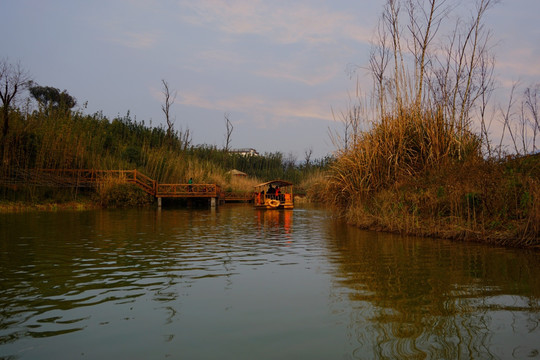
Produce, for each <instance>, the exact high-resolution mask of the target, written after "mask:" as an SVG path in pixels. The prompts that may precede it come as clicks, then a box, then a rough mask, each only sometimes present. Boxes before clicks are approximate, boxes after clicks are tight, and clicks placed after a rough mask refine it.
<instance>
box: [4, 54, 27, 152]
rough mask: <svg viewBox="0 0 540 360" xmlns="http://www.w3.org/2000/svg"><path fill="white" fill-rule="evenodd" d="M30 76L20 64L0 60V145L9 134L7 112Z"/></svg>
mask: <svg viewBox="0 0 540 360" xmlns="http://www.w3.org/2000/svg"><path fill="white" fill-rule="evenodd" d="M29 82H30V75H29V74H28V72H27V71H26V70H24V69H23V68H22V66H21V64H20V62H17V63H16V64H11V63H9V62H8V60H7V59H2V60H0V99H1V100H2V115H3V118H4V121H3V127H2V143H4V139H5V137H6V135H7V134H8V132H9V110H10V107H11V106H12V103H13V101H14V100H15V98H16V96H17V95H18V94H19V93H20V92H21V90H24V88H26V87H27V86H28V84H29Z"/></svg>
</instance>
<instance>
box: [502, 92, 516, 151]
mask: <svg viewBox="0 0 540 360" xmlns="http://www.w3.org/2000/svg"><path fill="white" fill-rule="evenodd" d="M517 86H518V84H517V83H514V84H513V85H512V89H511V90H510V98H509V100H508V105H507V106H506V109H503V108H502V107H501V109H500V112H501V116H502V123H503V130H502V135H501V140H500V143H499V158H501V157H502V154H503V153H502V147H503V142H504V135H505V131H506V129H508V133H509V134H510V138H511V139H512V143H513V145H514V150H515V151H516V154H519V149H518V146H517V141H516V137H515V136H514V133H513V132H512V126H511V125H512V121H511V119H512V117H513V114H512V109H513V108H514V105H515V99H514V92H515V91H516V88H517Z"/></svg>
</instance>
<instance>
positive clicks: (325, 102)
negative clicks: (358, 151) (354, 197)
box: [0, 0, 540, 158]
mask: <svg viewBox="0 0 540 360" xmlns="http://www.w3.org/2000/svg"><path fill="white" fill-rule="evenodd" d="M470 1H471V0H462V3H463V4H467V3H469V2H470ZM457 2H459V1H457ZM384 3H385V1H384V0H327V1H324V0H294V1H293V0H288V1H281V0H92V1H82V0H0V33H1V34H2V37H1V40H0V45H1V46H0V57H1V58H8V59H9V60H10V61H11V62H16V61H20V62H21V64H22V65H23V67H25V68H26V69H27V70H28V71H29V72H30V73H31V75H32V77H33V79H34V80H35V82H36V83H38V84H39V85H42V86H53V87H56V88H59V89H61V90H63V89H66V90H67V91H68V92H69V93H70V94H71V95H73V96H75V97H76V98H77V99H78V103H79V105H81V106H82V105H83V104H87V106H86V108H85V109H83V111H84V112H85V113H90V114H91V113H94V112H97V111H103V114H104V115H106V116H107V117H110V118H113V117H115V116H118V115H120V116H123V115H125V114H126V113H127V111H130V114H131V116H132V117H133V118H136V119H137V120H138V121H142V120H144V121H145V123H146V124H150V123H151V124H152V125H153V126H159V125H160V124H164V115H163V113H162V111H161V104H162V103H163V95H162V93H161V91H162V85H161V80H162V79H165V80H166V81H167V82H168V83H169V86H170V88H171V89H172V90H175V91H177V98H176V102H175V104H174V105H173V106H172V108H171V114H172V115H173V117H174V118H175V128H176V129H186V128H188V129H189V130H190V131H191V132H192V134H193V141H194V143H196V144H202V143H205V144H211V145H217V146H223V145H224V141H225V140H224V139H225V121H224V114H225V113H227V114H229V119H230V120H231V121H232V123H233V125H234V130H233V134H232V144H231V145H232V146H233V147H235V148H242V147H251V148H255V149H257V150H258V151H259V152H263V153H264V152H275V151H280V152H282V153H284V154H289V153H292V154H294V155H296V156H297V157H298V158H302V157H303V156H304V155H303V154H304V152H305V151H306V150H307V149H310V148H311V149H313V154H314V155H315V156H316V157H322V156H324V155H326V154H328V153H331V152H332V151H333V150H334V146H333V144H332V142H331V141H330V138H329V135H328V132H329V130H328V129H329V128H330V129H338V128H339V125H338V124H337V123H336V122H335V121H333V116H332V109H333V110H334V111H335V112H339V111H343V110H344V109H345V108H346V107H347V104H348V103H349V102H350V96H353V95H354V93H355V87H356V83H357V80H356V78H355V77H354V76H353V77H352V78H351V76H350V72H349V71H348V69H350V68H351V65H352V66H354V67H356V68H357V69H358V72H357V76H360V83H363V82H364V81H365V79H364V78H363V76H364V75H362V70H361V69H362V67H363V66H366V64H367V60H368V55H369V48H370V46H369V41H370V39H371V38H372V35H373V33H374V28H375V25H376V23H377V20H378V18H379V16H380V14H381V12H382V8H383V5H384ZM538 14H540V1H539V0H504V1H501V3H500V4H499V5H497V6H496V7H495V8H493V9H492V10H491V11H490V13H489V15H488V18H487V19H488V24H487V25H488V26H489V27H490V28H491V29H492V30H493V38H494V40H495V43H496V47H495V48H494V52H495V54H496V57H497V68H496V75H497V80H498V87H499V88H500V89H502V90H504V89H505V87H508V86H509V85H510V84H511V83H512V82H513V81H517V80H519V81H521V82H522V83H523V84H525V85H530V84H533V83H538V82H540V61H539V60H540V26H539V25H538ZM368 90H369V89H366V91H368Z"/></svg>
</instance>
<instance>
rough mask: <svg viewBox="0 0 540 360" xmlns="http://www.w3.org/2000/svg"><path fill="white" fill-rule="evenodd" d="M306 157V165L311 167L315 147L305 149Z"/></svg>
mask: <svg viewBox="0 0 540 360" xmlns="http://www.w3.org/2000/svg"><path fill="white" fill-rule="evenodd" d="M304 155H305V157H304V159H305V160H306V165H305V166H306V167H309V166H310V165H311V155H313V148H312V147H310V148H309V149H306V150H304Z"/></svg>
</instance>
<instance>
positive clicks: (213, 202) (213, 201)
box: [210, 197, 217, 208]
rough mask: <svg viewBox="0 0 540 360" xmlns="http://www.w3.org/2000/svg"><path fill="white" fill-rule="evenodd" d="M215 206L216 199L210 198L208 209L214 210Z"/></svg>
mask: <svg viewBox="0 0 540 360" xmlns="http://www.w3.org/2000/svg"><path fill="white" fill-rule="evenodd" d="M216 206H217V201H216V198H215V197H213V198H210V207H213V208H215V207H216Z"/></svg>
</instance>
